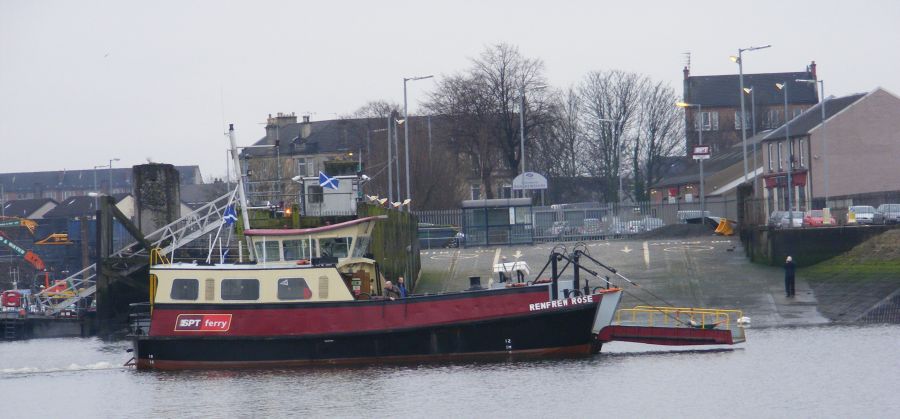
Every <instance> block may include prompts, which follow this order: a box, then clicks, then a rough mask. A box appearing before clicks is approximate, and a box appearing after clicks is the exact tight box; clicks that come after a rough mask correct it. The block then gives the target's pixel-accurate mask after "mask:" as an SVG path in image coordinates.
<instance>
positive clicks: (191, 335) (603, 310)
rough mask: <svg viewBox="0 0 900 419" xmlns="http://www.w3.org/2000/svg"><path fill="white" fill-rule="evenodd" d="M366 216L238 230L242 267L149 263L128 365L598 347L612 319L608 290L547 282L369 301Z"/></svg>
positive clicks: (371, 278)
mask: <svg viewBox="0 0 900 419" xmlns="http://www.w3.org/2000/svg"><path fill="white" fill-rule="evenodd" d="M377 221H378V217H369V218H363V219H358V220H353V221H349V222H346V223H340V224H335V225H331V226H325V227H319V228H313V229H303V230H248V231H246V232H245V234H246V235H247V236H248V237H250V238H251V241H252V243H253V246H254V248H255V250H256V254H257V262H255V263H251V264H239V263H238V264H214V265H209V264H197V263H166V264H157V265H154V266H152V267H151V270H150V275H151V284H152V286H151V289H153V290H155V292H154V293H153V295H152V303H151V310H150V318H149V325H145V327H146V330H144V329H138V330H135V332H136V333H135V335H134V356H135V365H136V366H137V368H139V369H182V368H233V367H254V366H297V365H316V364H353V363H357V364H360V363H370V362H373V361H378V362H384V361H409V360H422V359H457V358H473V357H484V356H519V355H523V356H544V355H579V354H581V355H588V354H591V353H596V352H598V351H599V350H600V347H601V342H600V341H599V340H597V334H598V333H599V332H600V330H601V329H602V328H603V327H604V326H606V325H609V323H610V322H611V320H612V316H613V314H614V312H615V308H616V306H617V305H618V301H619V297H620V295H621V292H620V290H618V289H609V290H606V289H602V290H597V292H596V293H594V294H591V295H583V296H582V295H579V296H575V297H571V298H561V299H558V298H557V299H554V298H552V295H551V293H552V291H553V289H552V288H553V287H552V285H553V284H549V283H548V284H536V285H534V284H533V285H527V286H509V287H503V288H494V289H472V290H468V291H463V292H452V293H446V294H439V295H412V296H409V297H407V298H399V299H389V298H381V297H379V296H378V294H379V293H380V291H381V287H382V286H383V283H384V279H383V278H382V277H381V276H380V275H379V272H378V270H377V265H376V264H375V261H374V260H372V259H368V258H365V257H363V256H362V253H363V252H364V250H365V249H363V248H362V247H361V246H362V245H364V244H366V243H367V242H368V240H367V239H368V234H370V233H371V229H372V226H373V225H374V223H375V222H377ZM325 249H329V250H328V251H329V252H331V253H330V256H329V255H326V254H324V253H323V252H325ZM292 258H297V259H299V261H291V259H292ZM510 285H511V284H510ZM522 285H524V284H522Z"/></svg>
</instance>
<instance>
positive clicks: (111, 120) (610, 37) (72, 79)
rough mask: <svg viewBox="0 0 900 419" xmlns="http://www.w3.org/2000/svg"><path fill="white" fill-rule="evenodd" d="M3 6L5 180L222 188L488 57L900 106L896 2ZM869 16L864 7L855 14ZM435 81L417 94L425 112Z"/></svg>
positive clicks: (558, 76) (568, 75)
mask: <svg viewBox="0 0 900 419" xmlns="http://www.w3.org/2000/svg"><path fill="white" fill-rule="evenodd" d="M616 3H624V4H613V2H608V1H596V0H594V1H583V2H581V1H579V2H576V1H571V2H567V1H553V2H550V1H522V0H518V1H508V2H500V1H492V2H487V1H466V0H454V1H440V2H429V1H416V2H412V1H410V2H402V1H377V2H375V1H358V2H343V1H317V2H312V1H260V0H254V1H245V2H223V1H184V0H183V1H141V2H136V1H135V2H132V1H121V0H119V1H39V0H22V1H13V0H0V172H4V173H6V172H24V171H43V170H61V169H69V170H72V169H91V168H93V167H94V166H97V165H106V164H107V163H108V160H109V159H111V158H121V161H119V162H116V163H114V165H115V166H116V167H124V166H131V165H134V164H140V163H144V162H146V161H147V160H148V159H151V160H152V161H154V162H164V163H172V164H176V165H189V164H199V165H200V168H201V171H202V173H203V174H204V177H209V176H223V175H224V173H225V149H226V147H227V140H226V138H225V137H224V136H223V135H222V134H223V131H224V125H223V121H225V122H226V123H228V122H231V123H234V124H235V127H236V130H237V136H238V141H239V144H240V145H249V144H250V143H252V142H253V141H256V140H257V139H259V138H260V137H261V136H263V135H264V129H263V124H264V122H265V118H266V115H267V114H269V113H272V114H275V113H277V112H296V113H297V114H298V115H302V114H310V115H311V117H312V119H313V120H324V119H333V118H335V117H336V116H337V115H344V114H348V113H350V112H352V111H354V110H355V109H356V108H358V107H359V106H361V105H363V104H364V103H365V102H367V101H369V100H375V99H386V100H390V101H393V102H397V103H402V101H403V82H402V78H403V77H409V76H413V75H425V74H434V75H435V76H436V77H438V78H439V77H440V76H441V75H446V74H452V73H454V72H457V71H460V70H462V69H464V68H466V67H467V66H468V64H469V60H470V58H472V57H475V56H477V55H478V54H479V53H480V52H481V51H482V50H483V49H484V47H485V46H486V45H490V44H495V43H500V42H506V43H510V44H514V45H517V46H518V47H519V48H520V50H521V52H522V53H523V54H524V55H525V56H528V57H533V58H540V59H542V60H543V61H544V63H545V66H546V74H547V76H548V78H549V80H550V82H551V83H552V84H553V85H555V86H559V87H564V86H568V85H570V84H574V83H577V82H578V81H579V80H580V79H581V78H582V77H583V76H584V74H585V73H587V72H588V71H592V70H602V69H622V70H628V71H634V72H640V73H644V74H646V75H648V76H650V77H651V78H653V79H656V80H663V81H666V82H668V83H670V84H671V85H672V86H673V87H675V89H676V92H678V93H679V94H680V93H681V78H682V73H681V69H682V67H683V66H684V63H685V57H684V53H685V52H688V51H690V53H691V68H692V74H694V75H707V74H729V73H736V72H737V66H736V65H735V64H733V63H732V62H731V61H729V60H728V56H729V55H733V54H735V53H736V50H737V49H738V48H739V47H748V46H751V45H761V44H772V48H770V49H767V50H764V51H757V52H752V53H749V54H748V55H746V56H745V60H744V61H745V65H744V70H745V73H755V72H780V71H803V70H804V69H805V67H806V65H807V64H808V63H809V62H810V61H811V60H815V61H816V63H817V64H818V65H819V66H818V73H819V78H821V79H824V80H825V87H826V93H827V94H834V95H844V94H849V93H854V92H865V91H870V90H872V89H873V88H875V87H876V86H882V87H884V88H887V89H888V90H890V91H892V92H894V93H895V94H896V93H900V25H898V24H897V22H898V21H900V2H897V1H869V2H847V1H815V2H793V1H792V2H788V1H783V0H781V1H759V0H756V1H752V2H747V1H743V2H726V1H721V0H720V1H671V0H667V1H653V2H645V1H629V2H616ZM853 3H864V4H853ZM433 86H434V81H431V80H425V81H419V82H414V83H413V84H411V85H410V94H409V98H410V107H411V112H414V111H415V110H416V108H417V104H418V102H419V101H421V100H424V99H425V98H426V95H425V92H426V91H427V90H428V89H431V88H432V87H433Z"/></svg>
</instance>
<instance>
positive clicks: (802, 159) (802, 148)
mask: <svg viewBox="0 0 900 419" xmlns="http://www.w3.org/2000/svg"><path fill="white" fill-rule="evenodd" d="M799 154H800V167H806V139H805V138H801V139H800V153H799Z"/></svg>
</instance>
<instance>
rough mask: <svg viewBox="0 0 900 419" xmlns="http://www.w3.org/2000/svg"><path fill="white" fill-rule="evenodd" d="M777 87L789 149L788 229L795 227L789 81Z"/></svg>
mask: <svg viewBox="0 0 900 419" xmlns="http://www.w3.org/2000/svg"><path fill="white" fill-rule="evenodd" d="M775 87H777V88H778V89H779V90H781V91H782V93H784V139H785V142H786V143H787V147H788V161H787V191H788V193H787V205H788V214H789V215H788V227H793V226H794V203H793V200H794V183H793V181H792V179H791V176H792V175H793V173H792V172H793V171H794V145H793V143H792V142H791V124H790V120H789V119H788V85H787V81H785V82H783V83H775Z"/></svg>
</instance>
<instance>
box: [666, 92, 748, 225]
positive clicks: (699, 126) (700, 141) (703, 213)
mask: <svg viewBox="0 0 900 419" xmlns="http://www.w3.org/2000/svg"><path fill="white" fill-rule="evenodd" d="M675 105H676V106H678V107H680V108H688V107H696V108H697V114H699V115H700V123H699V124H697V145H703V105H701V104H699V103H684V102H678V103H676V104H675ZM694 119H695V120H696V118H694ZM744 145H745V146H746V141H745V142H744ZM744 151H745V153H744V158H745V160H744V164H746V163H747V161H746V157H747V154H746V151H747V150H746V148H745V149H744ZM745 179H746V177H745ZM705 183H706V182H705V180H704V178H703V159H700V221H701V222H705V218H706V190H705V189H704V185H705Z"/></svg>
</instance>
